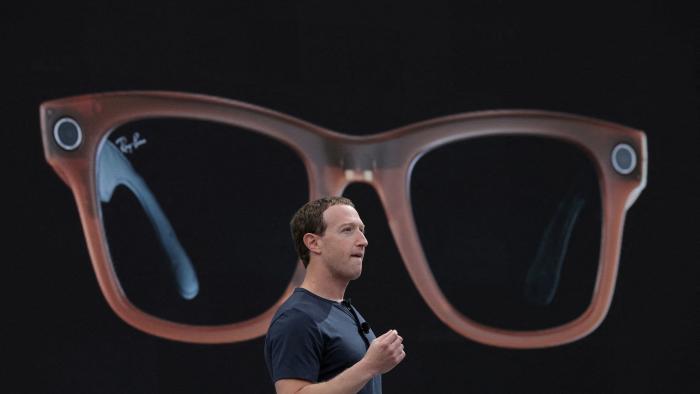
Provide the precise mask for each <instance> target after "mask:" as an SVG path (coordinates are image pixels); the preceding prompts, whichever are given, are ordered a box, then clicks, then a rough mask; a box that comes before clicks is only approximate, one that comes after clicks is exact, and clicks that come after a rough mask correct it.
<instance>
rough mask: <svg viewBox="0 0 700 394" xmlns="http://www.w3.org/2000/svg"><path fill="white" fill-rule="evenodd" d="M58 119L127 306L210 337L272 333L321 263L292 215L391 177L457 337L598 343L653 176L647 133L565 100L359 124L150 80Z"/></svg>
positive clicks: (418, 255) (92, 231)
mask: <svg viewBox="0 0 700 394" xmlns="http://www.w3.org/2000/svg"><path fill="white" fill-rule="evenodd" d="M40 120H41V129H42V137H43V144H44V152H45V157H46V160H47V161H48V163H49V164H50V165H51V166H52V167H53V168H54V170H55V171H56V173H57V174H58V175H59V176H60V178H61V179H62V180H63V181H64V182H65V183H66V184H67V185H68V186H69V187H70V189H71V190H72V192H73V194H74V197H75V200H76V203H77V206H78V211H79V213H80V218H81V222H82V226H83V229H84V233H85V237H86V240H87V246H88V249H89V252H90V256H91V260H92V265H93V268H94V270H95V273H96V276H97V280H98V282H99V286H100V289H101V290H102V293H103V294H104V296H105V298H106V300H107V301H108V303H109V305H110V306H111V308H112V309H113V310H114V312H116V314H117V315H118V316H120V317H121V318H122V319H123V320H124V321H126V322H127V323H129V324H130V325H132V326H134V327H136V328H138V329H140V330H142V331H144V332H147V333H150V334H153V335H156V336H159V337H163V338H168V339H172V340H177V341H184V342H193V343H231V342H239V341H245V340H249V339H252V338H256V337H259V336H262V335H264V334H265V332H266V330H267V327H268V325H269V322H270V319H271V318H272V315H273V314H274V312H275V311H276V309H277V308H278V307H279V305H280V304H281V303H282V302H284V300H285V299H286V297H287V296H288V295H289V294H290V292H291V291H292V290H293V289H294V288H295V287H297V286H299V285H300V284H301V281H302V280H303V277H304V268H303V266H302V265H301V263H300V262H299V261H297V258H296V256H294V252H293V248H292V246H291V239H290V235H289V228H288V220H289V219H290V218H291V215H292V214H293V213H294V211H295V210H296V208H298V207H299V206H301V205H302V204H303V203H304V202H306V201H308V200H311V199H316V198H319V197H322V196H327V195H341V194H342V193H343V191H344V190H345V188H346V187H347V186H348V185H349V184H351V183H355V182H361V183H365V184H368V185H370V186H371V187H373V188H374V189H375V190H376V192H377V194H378V196H379V199H380V201H381V203H382V205H383V208H384V210H385V213H386V217H387V220H388V223H389V227H390V229H391V232H392V235H393V238H394V240H395V242H396V245H397V247H398V250H399V252H400V255H401V257H402V258H403V262H404V265H405V267H406V269H407V271H408V273H409V275H410V278H411V279H412V281H413V283H414V284H415V287H416V288H417V290H418V292H419V293H420V294H421V296H422V297H423V299H424V301H425V302H426V304H427V305H428V306H429V307H430V309H431V310H432V311H433V312H434V313H435V315H436V316H437V317H438V318H439V319H440V320H441V321H442V322H444V323H445V324H446V325H447V326H449V327H450V328H451V329H452V330H454V331H455V332H456V333H458V334H460V335H462V336H464V337H465V338H469V339H471V340H474V341H477V342H480V343H483V344H487V345H492V346H499V347H507V348H540V347H549V346H556V345H561V344H565V343H569V342H572V341H575V340H578V339H580V338H582V337H584V336H586V335H588V334H589V333H591V332H592V331H593V330H595V328H596V327H598V326H599V325H600V323H601V322H602V321H603V319H604V318H605V315H606V314H607V311H608V308H609V306H610V304H611V301H612V296H613V291H614V287H615V282H616V277H617V271H618V262H619V255H620V245H621V239H622V233H623V227H624V219H625V215H626V212H627V210H628V209H629V208H630V206H631V205H632V204H633V203H634V202H635V200H636V199H637V197H638V196H639V194H640V193H641V191H642V190H643V189H644V187H645V185H646V174H647V147H646V137H645V135H644V133H643V132H641V131H639V130H635V129H632V128H628V127H624V126H621V125H618V124H614V123H611V122H607V121H603V120H598V119H593V118H588V117H583V116H577V115H571V114H565V113H557V112H548V111H536V110H497V111H482V112H473V113H463V114H456V115H451V116H445V117H440V118H437V119H432V120H428V121H423V122H419V123H415V124H411V125H408V126H404V127H400V128H397V129H394V130H390V131H386V132H382V133H378V134H373V135H368V136H351V135H346V134H342V133H339V132H334V131H331V130H328V129H325V128H322V127H319V126H316V125H313V124H310V123H308V122H305V121H302V120H299V119H296V118H293V117H291V116H288V115H284V114H281V113H278V112H275V111H271V110H268V109H264V108H261V107H258V106H255V105H251V104H246V103H242V102H237V101H233V100H228V99H222V98H216V97H210V96H204V95H196V94H189V93H175V92H147V91H134V92H114V93H103V94H93V95H84V96H77V97H70V98H64V99H58V100H52V101H47V102H45V103H43V104H42V105H41V107H40ZM370 231H371V229H370ZM369 256H371V246H370V254H369ZM370 258H371V257H370ZM372 263H376V264H381V262H372Z"/></svg>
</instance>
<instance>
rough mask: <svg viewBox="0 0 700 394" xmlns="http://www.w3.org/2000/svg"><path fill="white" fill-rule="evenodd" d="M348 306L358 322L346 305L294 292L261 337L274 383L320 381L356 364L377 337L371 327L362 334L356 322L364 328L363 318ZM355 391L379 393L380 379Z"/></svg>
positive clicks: (298, 290)
mask: <svg viewBox="0 0 700 394" xmlns="http://www.w3.org/2000/svg"><path fill="white" fill-rule="evenodd" d="M350 308H353V310H354V312H355V313H356V314H357V319H358V320H357V321H356V320H355V318H354V317H353V314H352V311H351V310H350V309H349V308H348V307H347V306H346V305H343V304H341V303H339V302H335V301H331V300H328V299H325V298H322V297H319V296H317V295H315V294H313V293H311V292H310V291H308V290H306V289H302V288H297V289H295V290H294V292H293V293H292V295H291V296H290V297H289V298H288V299H287V300H286V301H285V302H284V303H283V304H282V306H280V308H279V310H278V311H277V313H276V314H275V316H274V317H273V318H272V322H271V323H270V329H269V330H268V332H267V337H265V362H266V363H267V369H268V371H269V372H270V377H271V378H272V381H273V382H276V381H277V380H279V379H303V380H307V381H309V382H314V383H316V382H323V381H327V380H330V379H332V378H333V377H334V376H336V375H338V374H339V373H341V372H343V371H344V370H346V369H347V368H349V367H351V366H352V365H353V364H355V363H356V362H358V361H360V359H361V358H362V357H363V356H364V355H365V353H366V352H367V347H368V346H369V343H371V342H372V340H374V339H375V336H374V332H372V330H371V329H370V330H369V332H368V333H366V334H365V333H363V332H360V330H359V329H358V321H359V323H360V324H362V323H364V322H365V319H364V318H363V317H362V315H360V313H359V312H357V309H354V307H353V306H350ZM363 336H364V338H363ZM359 392H360V393H368V394H369V393H381V392H382V377H381V375H379V374H377V375H375V376H374V377H373V378H372V379H371V380H370V381H369V382H367V384H366V385H365V386H364V387H363V388H362V390H360V391H359Z"/></svg>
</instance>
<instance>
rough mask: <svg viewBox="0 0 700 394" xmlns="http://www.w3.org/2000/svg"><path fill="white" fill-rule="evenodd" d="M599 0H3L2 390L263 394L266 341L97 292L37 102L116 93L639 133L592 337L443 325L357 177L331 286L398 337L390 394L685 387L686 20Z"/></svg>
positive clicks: (344, 127) (692, 106) (312, 114)
mask: <svg viewBox="0 0 700 394" xmlns="http://www.w3.org/2000/svg"><path fill="white" fill-rule="evenodd" d="M610 3H611V4H607V5H605V6H603V7H594V6H592V5H588V3H586V4H583V3H578V4H577V5H576V6H572V5H566V6H564V5H561V6H556V7H551V6H548V7H544V6H542V7H540V8H533V7H532V5H531V4H529V2H522V4H521V2H503V1H480V2H473V1H465V2H461V1H454V2H446V1H434V2H430V3H425V4H420V5H414V4H407V3H399V2H396V3H393V4H392V3H387V2H362V3H359V2H350V1H346V2H330V1H313V2H309V1H296V2H292V1H289V2H280V3H269V2H245V3H244V2H233V1H232V2H227V3H225V4H224V5H223V6H220V7H205V6H204V5H202V4H199V3H189V4H186V5H176V4H175V3H171V4H167V5H161V6H159V7H151V8H148V7H146V6H144V5H141V4H138V5H137V4H125V3H119V4H120V5H119V6H116V5H107V4H97V3H93V4H90V5H86V6H84V7H78V6H69V5H66V4H57V3H46V4H43V5H41V6H38V5H37V6H36V7H30V6H26V7H25V8H24V9H5V10H4V11H3V17H2V19H3V21H2V22H3V23H2V27H0V29H1V30H2V37H3V38H2V40H3V42H4V45H3V48H2V53H3V59H2V63H3V69H4V70H5V71H4V73H3V74H4V78H3V79H4V82H3V88H4V89H3V90H4V91H3V94H2V96H3V97H4V98H3V102H4V104H3V106H2V108H3V119H4V121H5V127H3V131H2V133H3V136H4V138H3V140H4V141H3V142H4V143H3V148H4V149H3V152H4V155H3V156H5V159H8V158H9V163H8V164H6V165H5V166H4V167H5V169H4V172H5V173H6V176H5V177H4V178H5V183H4V186H3V191H4V193H3V194H4V197H5V198H4V200H5V201H8V200H9V202H6V203H5V204H3V205H4V215H3V216H4V217H5V219H4V220H3V224H4V227H5V231H4V233H5V234H6V235H5V236H4V237H3V238H4V241H3V249H4V251H5V253H4V256H5V257H4V258H3V260H2V263H3V270H4V275H3V276H2V279H3V281H4V285H3V293H4V295H3V319H2V322H3V323H2V325H3V332H4V335H3V340H2V345H1V346H2V354H3V360H5V361H4V362H3V364H4V366H3V367H2V370H3V375H5V377H4V378H3V381H2V382H1V383H0V384H2V385H3V386H5V387H4V388H3V389H2V391H3V392H8V393H9V392H11V393H15V392H16V393H29V392H72V393H154V392H161V393H218V392H222V393H223V392H242V393H258V392H259V393H269V392H273V391H274V390H273V388H272V384H271V383H270V382H269V378H268V376H267V371H266V369H265V366H264V361H263V356H262V343H263V340H262V338H260V339H256V340H253V341H248V342H244V343H239V344H233V345H217V346H204V345H190V344H183V343H176V342H171V341H166V340H162V339H158V338H154V337H151V336H149V335H146V334H143V333H141V332H139V331H137V330H135V329H133V328H131V327H130V326H128V325H127V324H125V323H124V322H122V321H121V320H120V319H119V318H118V317H116V315H115V314H114V313H113V312H112V311H111V310H110V309H109V307H108V305H107V304H106V302H105V300H104V298H103V297H102V295H101V293H100V291H99V288H98V287H97V282H96V280H95V277H94V273H93V271H92V268H91V265H90V260H89V257H88V254H87V250H86V247H85V242H84V238H83V233H82V229H81V227H80V223H79V218H78V214H77V210H76V209H75V203H74V201H73V198H72V195H71V193H70V191H69V190H68V188H67V187H66V186H65V185H64V184H63V183H62V182H61V181H60V179H59V178H58V177H57V176H56V175H55V174H54V173H53V171H52V170H51V169H50V167H49V166H48V165H47V164H46V163H45V161H44V159H43V152H42V148H41V141H40V134H39V124H38V106H39V104H40V103H41V102H42V101H44V100H48V99H53V98H59V97H64V96H69V95H75V94H84V93H94V92H101V91H112V90H132V89H159V90H160V89H163V90H177V91H187V92H195V93H204V94H209V95H216V96H222V97H227V98H233V99H237V100H242V101H247V102H251V103H254V104H258V105H261V106H264V107H268V108H272V109H275V110H278V111H281V112H285V113H288V114H290V115H293V116H296V117H299V118H302V119H305V120H308V121H310V122H312V123H316V124H319V125H322V126H325V127H328V128H331V129H335V130H339V131H342V132H347V133H351V134H370V133H374V132H379V131H382V130H385V129H389V128H393V127H397V126H400V125H403V124H407V123H411V122H414V121H419V120H424V119H428V118H431V117H435V116H440V115H448V114H451V113H457V112H467V111H472V110H481V109H498V108H534V109H547V110H556V111H564V112H572V113H577V114H582V115H587V116H593V117H598V118H602V119H606V120H610V121H614V122H618V123H621V124H624V125H628V126H631V127H635V128H639V129H642V130H645V131H646V132H647V136H648V143H649V181H648V186H647V189H646V190H645V191H644V192H643V193H642V195H641V197H640V199H639V200H638V201H637V203H636V204H635V205H634V206H633V207H632V208H631V210H630V212H629V215H628V218H627V224H626V232H625V236H624V240H623V247H622V257H621V263H620V272H619V277H618V284H617V289H616V293H615V297H614V299H613V303H612V308H611V310H610V313H609V315H608V317H607V318H606V320H605V321H604V323H603V324H602V326H601V327H600V328H599V329H598V330H596V331H595V332H594V333H593V334H591V335H590V336H588V337H586V338H584V339H582V340H580V341H578V342H575V343H572V344H569V345H565V346H561V347H557V348H552V349H540V350H517V351H516V350H507V349H499V348H494V347H488V346H483V345H480V344H477V343H474V342H471V341H469V340H466V339H464V338H462V337H461V336H458V335H457V334H455V333H453V332H452V331H450V330H449V329H448V328H447V327H446V326H444V325H443V324H442V323H441V322H440V321H439V320H437V318H436V317H434V315H433V314H432V313H431V311H430V310H429V309H428V308H427V306H426V304H425V303H424V302H423V301H422V300H421V298H420V297H419V295H418V293H417V291H416V290H415V289H414V287H413V286H412V284H411V282H410V279H409V277H408V275H407V273H406V271H405V269H404V268H403V265H402V262H401V259H400V257H399V255H398V252H397V250H396V246H395V244H394V243H393V240H392V239H391V235H390V233H389V231H388V227H387V225H386V219H385V216H384V213H383V211H382V208H381V205H380V203H379V200H378V198H377V196H376V194H375V193H374V192H373V190H372V189H370V188H369V187H367V186H362V185H353V186H351V187H350V188H349V189H348V190H347V195H348V196H349V197H350V198H352V199H353V200H354V201H355V202H356V204H357V205H358V207H359V210H360V213H361V215H362V217H363V220H364V221H365V223H366V224H367V225H368V228H371V229H372V231H371V239H370V243H371V254H369V255H368V258H367V260H366V266H365V271H364V273H363V277H362V278H361V279H360V280H359V281H357V282H355V283H353V284H351V286H350V288H349V291H348V295H350V296H352V298H353V303H354V304H356V305H358V307H359V308H360V310H361V311H362V313H363V315H364V316H365V317H366V318H367V319H368V321H370V323H371V324H372V326H373V328H374V330H375V332H378V333H381V332H384V331H386V330H388V329H391V328H396V329H398V330H399V332H400V333H401V335H402V336H403V337H404V338H405V345H406V351H407V354H408V355H407V358H406V359H405V361H404V362H403V363H402V364H400V365H399V366H398V367H396V368H395V370H393V371H392V372H390V373H389V374H386V375H384V391H385V392H387V393H398V392H409V393H418V392H439V393H443V392H444V393H462V392H480V393H511V392H540V393H611V392H615V393H623V392H625V393H626V392H664V393H667V392H688V391H693V390H692V388H693V387H694V388H695V389H697V388H698V387H699V382H698V378H697V371H698V362H697V357H698V346H697V345H698V328H700V327H699V325H698V309H699V308H698V279H697V278H698V277H697V275H696V274H694V271H695V270H694V268H695V266H696V265H697V263H698V261H699V260H698V257H699V256H698V253H697V244H698V239H697V229H696V227H694V225H695V223H696V222H697V212H698V209H697V208H696V207H695V206H693V205H691V204H696V203H697V200H698V194H697V192H695V191H692V188H691V187H690V186H691V185H693V184H697V182H698V175H697V151H696V148H697V146H698V144H697V134H698V130H699V128H698V125H699V124H698V97H697V88H698V84H697V80H696V78H697V77H696V69H695V68H694V57H695V55H696V54H695V53H694V51H695V50H696V49H695V47H694V38H695V36H694V34H695V32H694V31H693V27H694V26H693V25H692V23H693V22H695V21H696V18H695V17H694V16H693V15H692V14H691V13H690V12H688V10H684V9H677V8H673V7H672V6H669V5H662V3H661V2H659V3H658V4H656V3H650V2H626V4H621V3H617V2H616V3H615V4H617V5H612V3H613V2H610ZM663 4H665V3H663ZM8 121H9V124H8ZM21 376H24V377H21Z"/></svg>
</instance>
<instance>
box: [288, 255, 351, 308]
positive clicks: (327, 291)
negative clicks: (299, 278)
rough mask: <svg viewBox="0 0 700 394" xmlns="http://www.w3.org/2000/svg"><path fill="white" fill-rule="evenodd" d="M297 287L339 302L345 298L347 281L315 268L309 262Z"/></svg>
mask: <svg viewBox="0 0 700 394" xmlns="http://www.w3.org/2000/svg"><path fill="white" fill-rule="evenodd" d="M299 287H301V288H303V289H306V290H308V291H310V292H312V293H314V294H316V295H317V296H319V297H322V298H325V299H327V300H332V301H336V302H340V301H342V300H343V299H345V289H346V288H347V287H348V282H347V281H346V280H341V279H338V278H335V277H333V276H332V275H330V273H329V272H327V271H326V270H322V269H317V268H316V267H313V266H312V265H310V264H309V266H308V267H307V269H306V276H305V277H304V282H302V284H301V285H300V286H299Z"/></svg>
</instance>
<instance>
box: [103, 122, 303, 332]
mask: <svg viewBox="0 0 700 394" xmlns="http://www.w3.org/2000/svg"><path fill="white" fill-rule="evenodd" d="M97 184H98V189H99V190H98V192H99V194H100V199H101V201H102V216H103V223H104V226H105V232H106V236H107V242H108V246H109V250H110V254H111V257H112V260H113V262H114V268H115V270H116V273H117V276H118V278H119V282H120V284H121V286H122V288H123V289H124V292H125V293H126V296H127V297H128V298H129V300H130V301H131V302H132V303H133V304H134V305H135V306H137V307H138V308H140V309H142V310H144V311H145V312H147V313H150V314H153V315H155V316H157V317H160V318H164V319H168V320H172V321H176V322H182V323H189V324H226V323H234V322H240V321H243V320H245V319H249V318H252V317H255V316H257V315H259V314H260V313H262V312H264V311H265V310H266V309H267V308H269V307H271V306H272V305H273V304H274V303H275V301H277V299H278V298H279V297H280V296H281V295H282V292H283V291H284V289H285V288H286V286H287V285H288V283H289V281H290V279H291V277H292V273H293V271H294V268H295V266H296V255H295V252H294V248H293V244H292V241H291V237H290V231H289V220H290V218H291V216H292V215H293V214H294V212H295V210H296V209H297V208H298V207H299V206H301V205H302V204H303V203H304V202H306V201H307V199H308V181H307V177H306V171H305V169H304V166H303V163H302V161H301V159H300V158H299V157H298V156H297V154H296V153H295V152H294V151H292V149H291V148H289V147H288V146H286V145H284V144H282V143H280V142H279V141H277V140H274V139H272V138H269V137H266V136H263V135H261V134H258V133H254V132H251V131H248V130H244V129H240V128H236V127H232V126H228V125H222V124H217V123H209V122H204V121H194V120H182V119H150V120H144V121H138V122H132V123H128V124H126V125H124V126H121V127H119V128H118V129H116V130H115V131H113V132H112V133H111V134H110V136H109V139H108V140H106V141H104V142H103V144H102V145H101V147H100V150H99V153H98V170H97Z"/></svg>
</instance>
